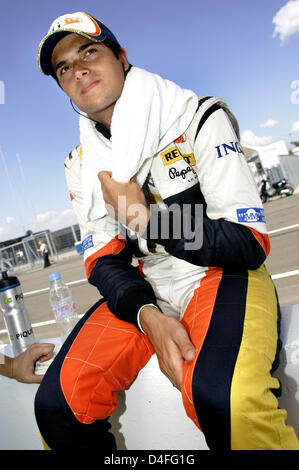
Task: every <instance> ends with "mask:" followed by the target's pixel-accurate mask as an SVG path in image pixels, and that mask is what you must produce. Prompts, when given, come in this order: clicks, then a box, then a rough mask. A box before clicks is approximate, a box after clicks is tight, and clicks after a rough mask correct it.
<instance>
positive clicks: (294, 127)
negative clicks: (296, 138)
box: [291, 121, 299, 132]
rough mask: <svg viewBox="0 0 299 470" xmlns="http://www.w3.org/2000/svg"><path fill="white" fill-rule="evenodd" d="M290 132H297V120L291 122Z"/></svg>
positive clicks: (298, 129) (298, 125)
mask: <svg viewBox="0 0 299 470" xmlns="http://www.w3.org/2000/svg"><path fill="white" fill-rule="evenodd" d="M291 132H299V121H295V122H293V125H292V130H291Z"/></svg>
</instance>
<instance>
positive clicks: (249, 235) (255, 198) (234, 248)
mask: <svg viewBox="0 0 299 470" xmlns="http://www.w3.org/2000/svg"><path fill="white" fill-rule="evenodd" d="M194 156H195V158H196V168H195V170H196V173H197V175H198V179H199V182H200V190H201V192H202V194H203V197H204V200H205V207H202V206H199V205H198V207H196V205H195V206H193V207H192V213H191V214H190V212H188V213H185V212H184V210H183V208H182V207H181V208H180V214H178V213H176V212H171V211H168V212H167V213H165V212H164V213H163V212H156V211H153V212H152V214H151V218H150V221H149V224H148V227H147V232H146V234H145V235H144V236H145V237H146V238H150V239H151V240H152V241H154V242H156V243H159V244H161V245H163V246H164V247H165V249H166V251H167V252H168V253H170V254H171V255H173V256H175V257H177V258H180V259H183V260H185V261H188V262H190V263H192V264H195V265H199V266H218V267H223V268H228V269H257V268H258V267H259V266H260V265H261V264H262V263H263V262H264V260H265V258H266V256H267V255H268V253H269V251H270V243H269V238H268V236H267V232H266V223H265V217H264V210H263V206H262V203H261V200H260V197H259V194H258V190H257V187H256V184H255V181H254V179H253V177H252V175H251V172H250V170H249V167H248V164H247V162H246V159H245V156H244V155H243V153H242V149H241V146H240V144H239V142H238V139H237V136H236V134H235V131H234V129H233V126H232V124H231V122H230V120H229V118H228V117H227V114H226V113H225V112H224V111H223V110H222V109H219V110H216V111H215V112H214V113H213V114H211V115H210V117H209V118H208V119H207V120H206V122H205V123H204V125H203V127H202V128H201V130H200V132H199V134H198V135H197V138H196V141H195V146H194ZM201 209H203V210H201ZM165 218H167V222H165ZM163 219H164V220H163ZM165 223H168V225H169V234H168V236H167V237H165V238H163V236H162V234H161V229H160V228H161V227H162V226H165ZM153 224H154V225H155V230H153ZM153 233H155V234H156V236H155V237H153V236H152V234H153Z"/></svg>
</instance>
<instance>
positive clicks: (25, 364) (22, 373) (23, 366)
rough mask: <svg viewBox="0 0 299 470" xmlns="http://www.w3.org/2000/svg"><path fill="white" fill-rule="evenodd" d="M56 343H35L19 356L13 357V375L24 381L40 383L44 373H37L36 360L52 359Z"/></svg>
mask: <svg viewBox="0 0 299 470" xmlns="http://www.w3.org/2000/svg"><path fill="white" fill-rule="evenodd" d="M53 351H54V344H50V343H34V344H32V345H31V346H29V348H28V349H26V351H25V352H23V353H22V354H20V355H19V356H18V357H15V358H13V359H12V363H11V377H12V378H14V379H16V380H18V381H19V382H24V383H40V382H41V381H42V378H43V375H35V374H34V368H35V363H36V361H40V362H45V361H48V360H49V359H51V357H52V354H53Z"/></svg>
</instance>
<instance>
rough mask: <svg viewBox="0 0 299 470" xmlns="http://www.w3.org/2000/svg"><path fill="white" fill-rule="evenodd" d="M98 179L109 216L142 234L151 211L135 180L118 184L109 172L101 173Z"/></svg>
mask: <svg viewBox="0 0 299 470" xmlns="http://www.w3.org/2000/svg"><path fill="white" fill-rule="evenodd" d="M98 178H99V180H100V182H101V185H102V192H103V197H104V200H105V203H106V208H107V211H108V214H109V215H110V216H111V217H113V218H114V219H116V220H118V221H119V222H120V223H121V224H124V225H126V226H127V227H129V228H130V229H132V230H134V231H135V232H138V233H140V234H142V233H143V232H144V231H145V229H146V226H147V223H148V220H149V217H150V211H149V209H148V208H147V206H146V202H145V198H144V194H143V192H142V191H141V189H140V187H139V184H138V183H137V182H136V180H135V178H132V179H131V180H130V181H129V183H118V182H117V181H115V180H114V179H113V178H112V177H111V173H110V172H109V171H100V172H99V173H98Z"/></svg>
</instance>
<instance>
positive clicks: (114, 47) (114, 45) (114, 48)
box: [102, 38, 121, 59]
mask: <svg viewBox="0 0 299 470" xmlns="http://www.w3.org/2000/svg"><path fill="white" fill-rule="evenodd" d="M102 44H105V46H107V47H109V49H111V51H112V52H113V54H114V55H115V57H116V58H117V59H119V54H120V53H121V46H120V45H119V44H118V43H117V42H114V41H112V40H111V39H109V38H106V39H104V41H103V42H102Z"/></svg>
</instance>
